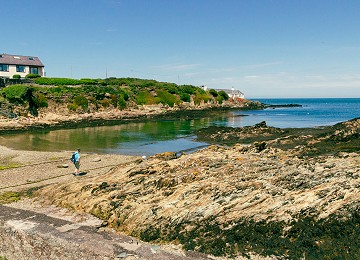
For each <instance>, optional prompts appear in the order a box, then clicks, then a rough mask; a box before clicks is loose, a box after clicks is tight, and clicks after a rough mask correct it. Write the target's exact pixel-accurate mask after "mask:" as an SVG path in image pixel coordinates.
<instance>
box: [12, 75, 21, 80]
mask: <svg viewBox="0 0 360 260" xmlns="http://www.w3.org/2000/svg"><path fill="white" fill-rule="evenodd" d="M20 78H21V76H20V75H19V74H14V75H13V79H20Z"/></svg>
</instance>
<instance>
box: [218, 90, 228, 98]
mask: <svg viewBox="0 0 360 260" xmlns="http://www.w3.org/2000/svg"><path fill="white" fill-rule="evenodd" d="M218 94H219V96H221V97H222V98H223V99H224V100H228V99H229V95H228V94H227V93H226V92H225V91H224V90H221V91H219V92H218Z"/></svg>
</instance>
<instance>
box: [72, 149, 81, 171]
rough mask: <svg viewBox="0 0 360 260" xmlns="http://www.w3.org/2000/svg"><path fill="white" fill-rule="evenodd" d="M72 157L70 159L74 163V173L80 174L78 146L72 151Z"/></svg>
mask: <svg viewBox="0 0 360 260" xmlns="http://www.w3.org/2000/svg"><path fill="white" fill-rule="evenodd" d="M72 159H73V160H72V161H73V163H74V165H75V172H74V175H75V176H79V175H80V148H78V149H77V151H75V152H74V154H73V157H72Z"/></svg>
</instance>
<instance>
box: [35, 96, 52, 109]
mask: <svg viewBox="0 0 360 260" xmlns="http://www.w3.org/2000/svg"><path fill="white" fill-rule="evenodd" d="M33 101H34V105H35V107H37V108H40V107H48V105H49V104H48V102H47V99H46V97H45V95H44V94H43V93H38V94H37V95H35V96H34V98H33Z"/></svg>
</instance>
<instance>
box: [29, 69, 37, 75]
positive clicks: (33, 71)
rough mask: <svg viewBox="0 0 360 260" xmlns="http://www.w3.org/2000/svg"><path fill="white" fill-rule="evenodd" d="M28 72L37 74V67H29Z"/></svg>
mask: <svg viewBox="0 0 360 260" xmlns="http://www.w3.org/2000/svg"><path fill="white" fill-rule="evenodd" d="M30 74H37V75H39V68H30Z"/></svg>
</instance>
